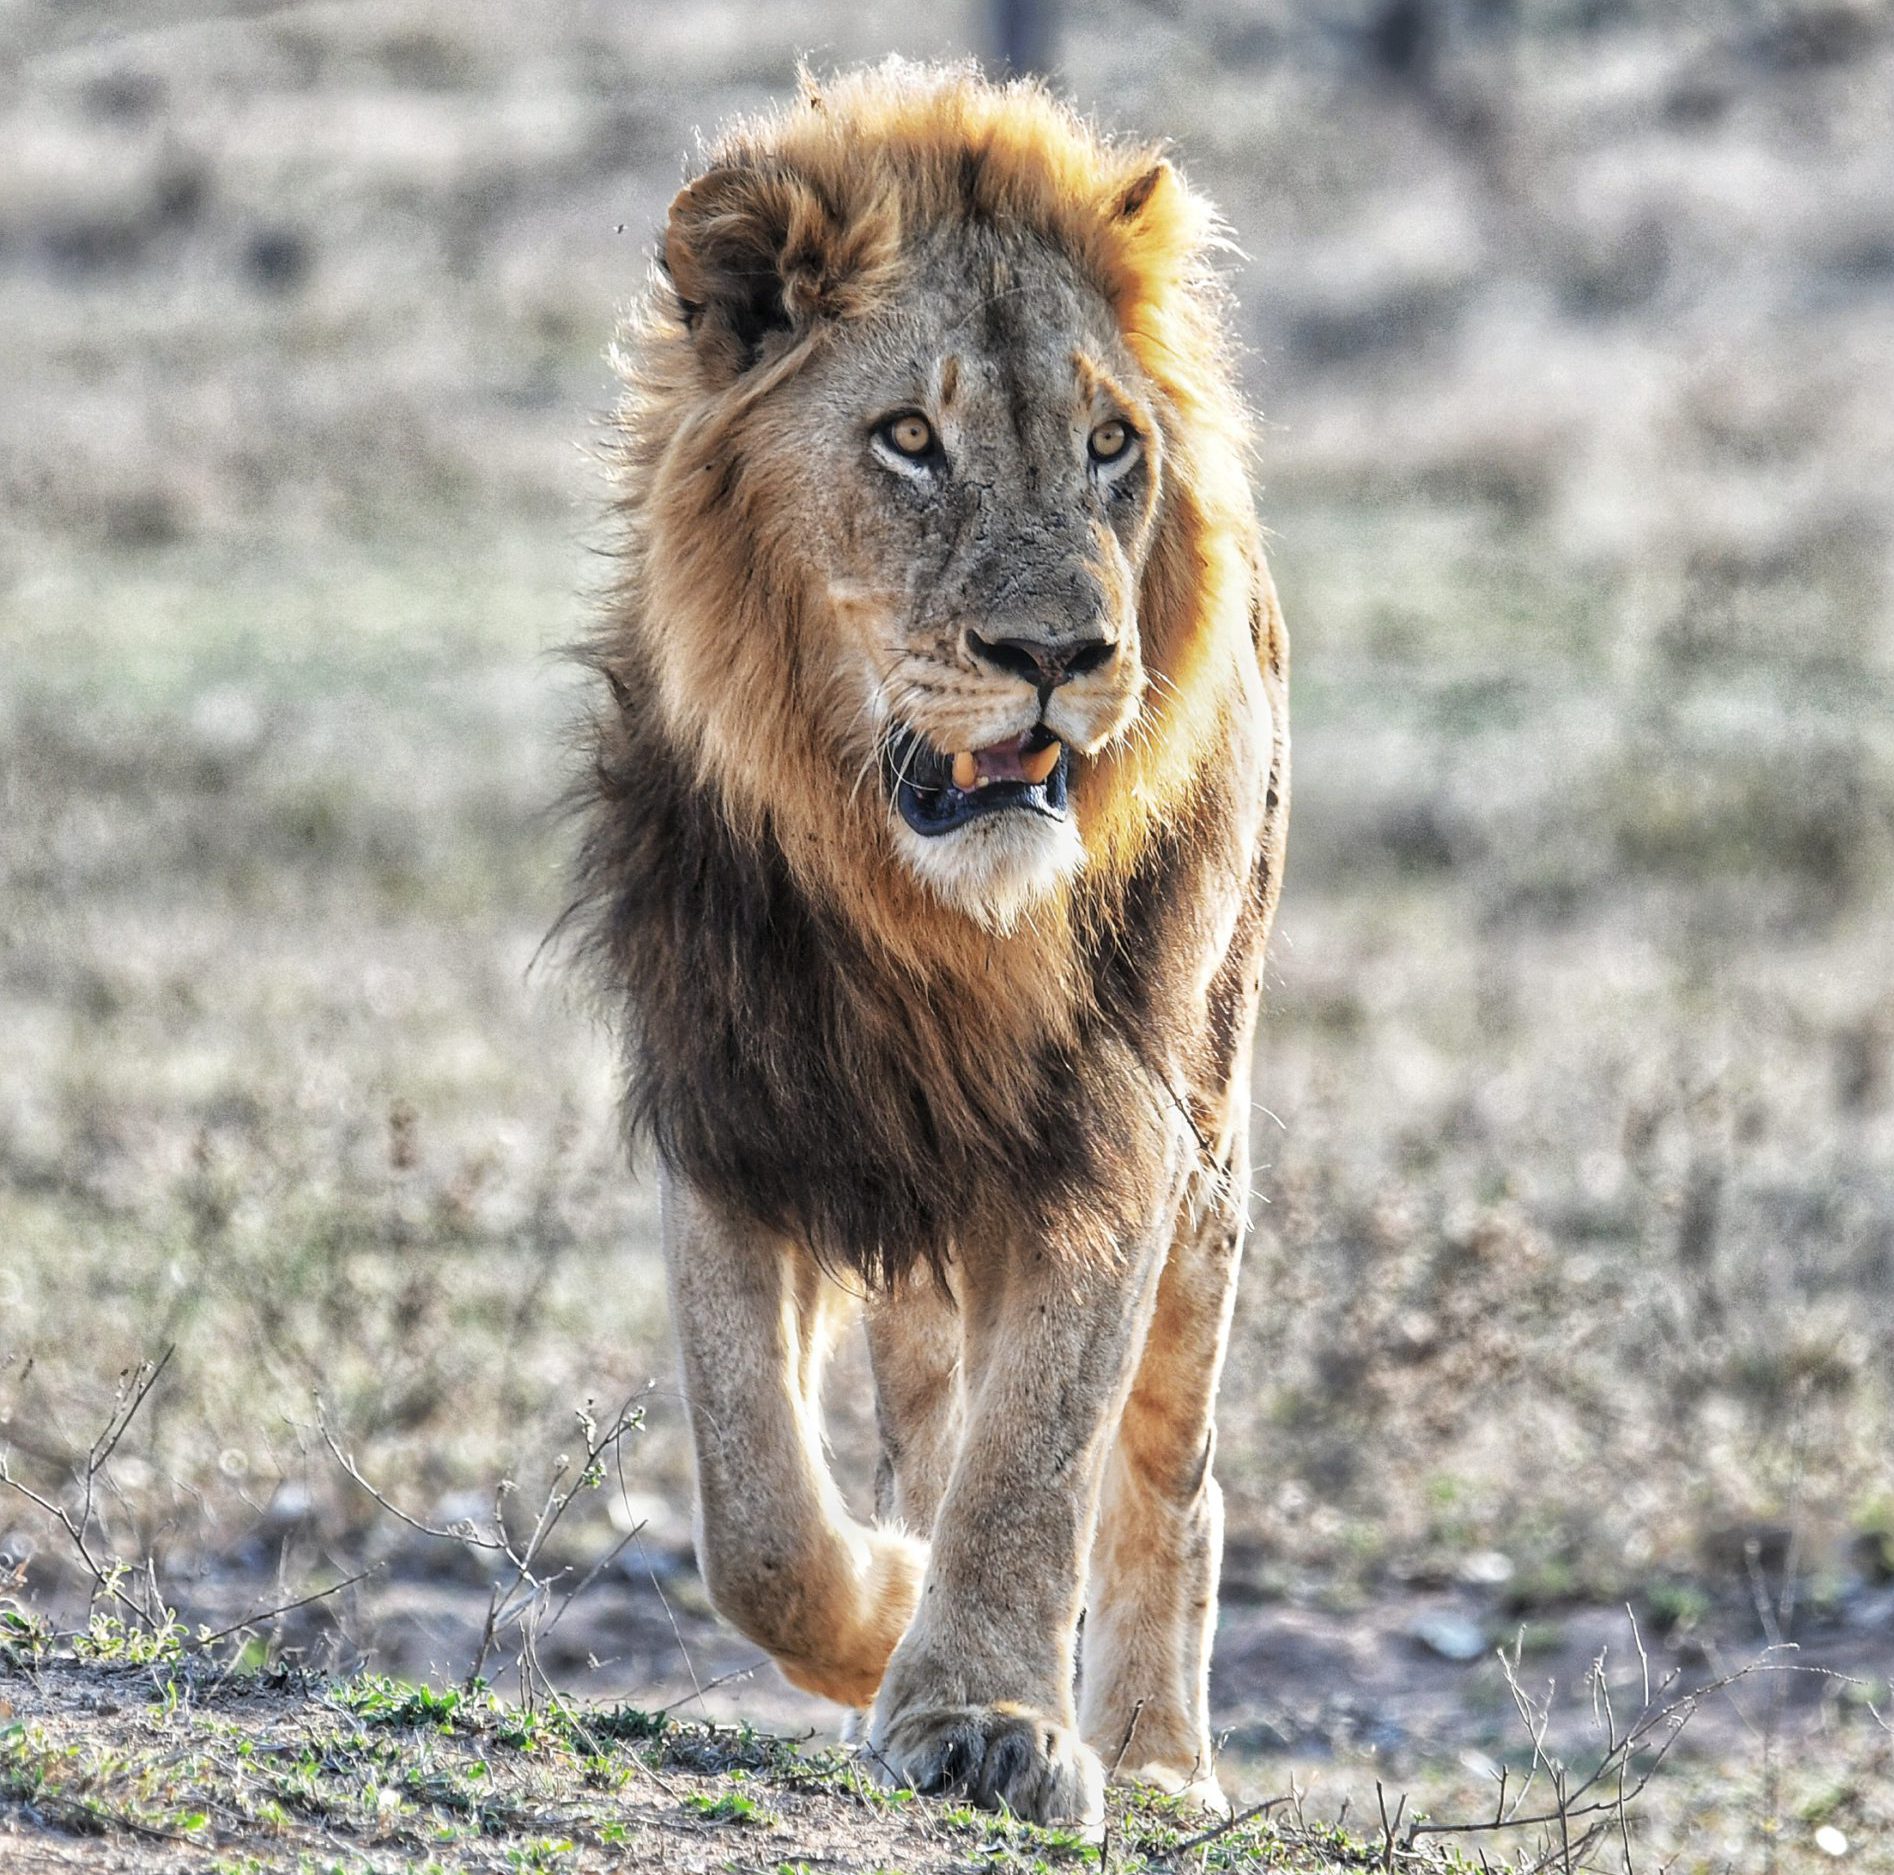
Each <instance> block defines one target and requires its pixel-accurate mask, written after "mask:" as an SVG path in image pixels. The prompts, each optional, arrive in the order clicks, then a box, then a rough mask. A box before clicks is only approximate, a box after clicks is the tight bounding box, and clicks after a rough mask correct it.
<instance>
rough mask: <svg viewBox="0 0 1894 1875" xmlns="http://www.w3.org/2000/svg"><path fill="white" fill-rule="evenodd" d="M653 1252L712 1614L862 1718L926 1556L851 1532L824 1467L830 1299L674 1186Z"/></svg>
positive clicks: (778, 1247)
mask: <svg viewBox="0 0 1894 1875" xmlns="http://www.w3.org/2000/svg"><path fill="white" fill-rule="evenodd" d="M664 1251H665V1262H666V1266H667V1269H668V1272H669V1277H670V1289H671V1314H672V1320H673V1323H674V1325H675V1330H676V1334H677V1340H678V1349H679V1354H680V1364H681V1367H682V1370H683V1378H684V1392H685V1400H686V1404H687V1407H688V1410H689V1413H690V1422H691V1434H692V1439H693V1442H694V1445H695V1448H696V1455H697V1554H698V1561H699V1563H700V1565H701V1566H702V1569H703V1573H704V1584H705V1586H706V1588H708V1590H709V1591H710V1599H711V1601H712V1602H713V1603H714V1604H715V1605H716V1608H717V1610H718V1612H719V1613H720V1614H721V1615H723V1617H724V1618H725V1619H726V1620H727V1621H729V1622H730V1623H731V1625H732V1626H733V1627H735V1628H737V1629H738V1630H739V1631H740V1632H741V1633H743V1634H745V1635H747V1636H748V1637H749V1638H750V1639H751V1640H753V1641H754V1642H755V1643H756V1644H757V1645H758V1646H759V1647H761V1648H763V1649H764V1650H765V1651H766V1652H767V1653H768V1654H769V1655H770V1656H771V1657H772V1658H773V1659H774V1660H775V1661H776V1664H777V1665H778V1666H779V1667H780V1668H781V1669H782V1672H783V1674H784V1677H785V1678H787V1679H789V1680H791V1681H793V1682H794V1683H795V1684H796V1685H798V1686H801V1687H805V1688H807V1689H808V1690H809V1691H810V1692H814V1693H820V1694H823V1695H824V1696H825V1697H827V1698H830V1699H834V1700H838V1701H840V1702H841V1703H842V1704H843V1705H848V1706H866V1705H867V1704H868V1703H869V1702H870V1701H871V1700H872V1699H873V1698H874V1695H875V1690H876V1688H877V1687H878V1686H879V1685H880V1684H881V1677H882V1670H883V1669H884V1668H885V1667H886V1665H887V1662H888V1656H889V1654H890V1653H891V1652H892V1651H893V1649H894V1645H895V1643H896V1642H897V1641H898V1640H899V1639H900V1638H901V1635H902V1633H903V1632H904V1631H905V1630H906V1628H907V1625H908V1620H909V1617H910V1616H911V1615H912V1614H913V1612H914V1604H915V1600H916V1598H917V1596H918V1594H919V1591H920V1583H921V1577H922V1573H923V1571H924V1570H925V1568H926V1563H927V1550H926V1546H925V1545H924V1544H923V1543H921V1542H919V1541H918V1540H916V1539H915V1538H914V1537H911V1536H909V1535H906V1534H905V1533H903V1532H901V1531H898V1530H892V1529H882V1528H868V1527H865V1526H863V1525H861V1524H859V1523H857V1522H856V1521H855V1520H854V1519H853V1518H852V1517H851V1516H850V1515H849V1513H848V1508H847V1506H846V1505H845V1504H844V1502H843V1501H842V1495H841V1492H840V1491H839V1490H838V1488H837V1487H836V1483H835V1480H834V1478H833V1476H832V1475H831V1474H830V1471H829V1468H828V1463H827V1460H826V1458H825V1457H824V1455H823V1449H822V1426H821V1412H820V1400H819V1394H820V1388H821V1370H822V1356H823V1353H824V1350H825V1333H824V1317H825V1314H826V1312H827V1310H828V1308H829V1306H830V1304H831V1302H832V1301H833V1299H834V1291H833V1288H832V1285H830V1284H829V1283H828V1280H827V1278H825V1277H824V1276H823V1275H822V1274H821V1272H820V1271H819V1270H818V1269H817V1268H816V1267H815V1265H814V1263H813V1262H812V1261H811V1260H810V1259H809V1258H808V1257H807V1256H806V1255H805V1254H804V1253H802V1252H801V1251H799V1250H797V1249H795V1248H794V1247H793V1246H791V1245H789V1244H787V1243H785V1242H783V1241H782V1240H781V1239H779V1238H776V1237H773V1236H771V1235H769V1234H768V1233H767V1232H764V1231H762V1230H759V1229H756V1228H754V1227H749V1226H744V1225H739V1224H736V1223H733V1222H731V1221H730V1220H728V1219H726V1218H724V1217H721V1216H719V1215H718V1214H716V1213H715V1212H713V1211H712V1210H711V1209H710V1208H709V1207H708V1206H706V1205H704V1204H703V1203H702V1202H701V1201H700V1200H698V1199H697V1198H696V1197H695V1195H694V1194H692V1193H691V1192H690V1191H688V1190H687V1189H686V1188H685V1187H684V1186H683V1185H682V1184H681V1183H680V1182H678V1181H676V1180H672V1179H667V1180H666V1182H665V1187H664Z"/></svg>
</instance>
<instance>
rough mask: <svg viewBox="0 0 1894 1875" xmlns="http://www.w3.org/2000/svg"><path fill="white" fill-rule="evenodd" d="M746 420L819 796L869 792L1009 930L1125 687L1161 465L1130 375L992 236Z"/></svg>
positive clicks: (900, 848) (1081, 290)
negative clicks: (796, 623) (790, 627)
mask: <svg viewBox="0 0 1894 1875" xmlns="http://www.w3.org/2000/svg"><path fill="white" fill-rule="evenodd" d="M983 245H984V244H983ZM770 403H771V410H770V415H769V420H768V422H767V423H766V424H759V425H758V426H757V428H756V431H755V439H756V440H755V447H756V450H757V461H756V469H757V472H758V474H759V475H768V476H769V477H770V479H771V481H772V483H773V484H774V485H775V486H776V487H777V488H778V489H779V490H780V491H781V492H782V495H783V510H782V519H781V527H782V530H783V532H782V537H781V544H782V548H783V549H784V550H785V551H786V552H787V553H789V554H790V555H792V556H794V557H795V558H796V559H797V560H799V561H800V562H801V565H800V573H801V580H800V584H801V586H802V589H803V591H804V592H805V594H806V595H807V599H806V606H807V612H806V622H807V627H808V633H807V637H806V640H805V642H804V643H803V645H802V646H801V647H800V651H801V655H802V657H803V658H804V659H805V660H806V662H807V665H808V667H809V668H808V669H806V670H805V673H804V674H805V676H807V677H808V678H810V679H812V680H813V681H811V682H810V683H809V685H808V693H809V694H810V695H811V696H812V697H814V698H817V699H819V700H820V706H821V707H822V709H823V710H824V711H825V712H826V714H827V715H828V718H829V721H828V723H827V725H826V728H827V735H826V737H825V740H826V741H828V742H829V743H830V744H831V745H832V746H833V748H834V749H835V750H836V753H837V762H838V766H837V771H836V774H835V785H836V786H837V787H838V788H854V787H857V786H866V787H873V788H877V789H879V790H880V794H881V797H882V799H883V801H884V802H885V805H886V810H887V815H888V825H889V829H890V832H891V834H892V837H893V841H894V846H895V850H896V852H897V853H898V854H899V856H900V859H901V861H902V863H904V864H906V865H908V866H910V867H912V868H913V869H914V870H915V871H916V872H917V873H918V874H919V875H920V876H921V877H922V878H923V879H924V880H925V881H926V882H927V883H928V884H929V885H930V886H931V887H932V888H933V889H934V890H935V891H936V892H937V893H938V894H939V896H941V897H942V898H944V899H946V900H947V901H948V902H950V903H952V904H955V905H958V906H959V907H961V908H962V909H964V910H966V911H968V912H970V913H972V914H973V915H975V916H976V917H978V918H980V919H981V920H982V921H983V922H986V923H988V924H992V925H995V926H998V927H1001V928H1005V927H1007V926H1010V925H1011V924H1012V923H1013V922H1014V921H1015V920H1016V919H1017V918H1018V917H1019V916H1020V914H1021V913H1022V912H1023V911H1024V910H1025V909H1026V908H1027V907H1028V906H1029V905H1030V904H1031V902H1032V900H1033V899H1034V898H1035V897H1037V896H1038V895H1040V894H1041V893H1043V892H1045V891H1047V890H1048V889H1050V888H1051V887H1052V886H1054V885H1055V884H1056V883H1057V882H1058V881H1059V880H1060V879H1062V878H1064V877H1065V876H1067V875H1069V874H1070V873H1072V872H1073V871H1075V870H1076V869H1077V868H1078V867H1079V866H1080V865H1081V864H1082V863H1083V859H1084V842H1083V830H1082V829H1081V828H1080V827H1079V826H1078V824H1077V823H1076V820H1075V817H1074V812H1073V807H1072V798H1071V783H1072V779H1073V768H1074V764H1075V763H1078V762H1083V761H1084V760H1085V759H1086V758H1087V757H1088V756H1090V755H1093V754H1095V753H1096V752H1097V751H1098V750H1099V749H1101V748H1102V747H1104V746H1105V745H1106V744H1108V743H1109V742H1111V741H1112V740H1113V739H1115V738H1117V737H1119V736H1122V735H1124V734H1125V733H1126V732H1127V731H1128V729H1129V728H1130V726H1131V724H1132V723H1133V721H1134V719H1135V717H1136V715H1137V712H1138V707H1139V700H1140V698H1141V696H1142V693H1143V690H1144V685H1145V673H1144V669H1143V665H1142V663H1141V661H1140V656H1139V641H1138V619H1137V607H1136V595H1137V592H1138V586H1139V577H1140V573H1141V570H1142V562H1143V558H1144V554H1145V550H1146V545H1147V541H1148V537H1149V534H1150V528H1151V518H1152V513H1153V508H1154V503H1155V499H1156V492H1157V487H1158V478H1159V474H1160V467H1161V463H1160V455H1161V451H1160V443H1159V437H1158V433H1157V426H1156V423H1155V421H1154V419H1153V416H1152V413H1151V409H1150V406H1149V401H1148V398H1147V396H1146V394H1145V390H1144V386H1143V383H1142V379H1141V377H1140V374H1139V372H1138V370H1137V367H1136V364H1135V362H1134V361H1133V360H1132V359H1131V357H1130V356H1129V354H1128V352H1127V351H1126V349H1125V347H1124V345H1123V343H1122V341H1121V340H1120V339H1119V337H1118V335H1117V333H1116V330H1115V327H1114V324H1113V321H1112V318H1111V315H1110V312H1109V309H1108V308H1107V307H1106V305H1105V304H1104V301H1103V299H1102V297H1101V296H1099V295H1098V294H1097V293H1096V292H1095V291H1092V290H1088V289H1087V288H1086V287H1085V286H1084V285H1083V284H1082V283H1081V282H1080V281H1079V280H1078V279H1077V278H1075V277H1074V275H1073V273H1072V271H1071V269H1070V268H1069V267H1067V266H1064V265H1062V264H1061V263H1060V262H1058V261H1057V260H1056V259H1054V258H1052V257H1050V256H1045V255H1039V256H1029V255H1020V254H1018V253H1016V252H1012V253H1009V252H1008V251H1007V250H1006V248H1005V247H1004V246H1003V245H1002V244H1001V243H1000V242H999V241H998V240H997V239H993V240H992V241H991V244H990V246H987V247H985V251H975V252H969V251H968V247H967V245H966V244H964V243H956V244H955V246H954V247H953V249H952V250H951V251H950V252H942V253H940V254H937V255H935V256H932V257H930V260H929V262H928V264H927V265H926V266H924V267H923V268H922V269H920V270H918V271H917V273H916V275H915V277H914V278H913V280H912V282H911V284H910V285H909V286H908V287H907V289H906V290H905V291H904V292H903V293H902V294H901V296H900V297H899V299H898V300H897V301H895V302H894V303H893V304H892V305H890V306H888V307H887V308H886V309H885V310H884V311H882V312H880V313H878V314H877V315H876V316H874V317H872V318H869V319H866V320H861V321H852V322H849V323H847V324H839V325H837V326H836V327H835V328H834V330H833V331H832V332H830V333H829V334H827V335H826V341H825V343H824V344H822V345H821V346H820V348H819V349H818V350H817V352H816V354H815V356H814V357H813V358H812V359H811V360H810V362H809V364H808V365H807V366H806V367H805V368H804V370H803V371H801V372H800V373H799V374H797V376H796V377H794V378H793V379H791V380H789V381H788V382H787V383H785V384H784V385H783V386H782V387H781V389H780V390H778V391H777V392H776V393H775V394H774V395H773V397H772V398H771V400H770Z"/></svg>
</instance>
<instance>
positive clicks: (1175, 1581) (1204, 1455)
mask: <svg viewBox="0 0 1894 1875" xmlns="http://www.w3.org/2000/svg"><path fill="white" fill-rule="evenodd" d="M1230 1171H1231V1176H1230V1180H1229V1184H1228V1187H1227V1189H1226V1193H1225V1195H1224V1196H1223V1197H1222V1198H1221V1200H1220V1201H1218V1202H1217V1203H1215V1204H1213V1205H1211V1206H1210V1207H1209V1208H1208V1209H1207V1210H1206V1211H1205V1212H1203V1213H1202V1214H1200V1215H1198V1216H1196V1217H1186V1218H1185V1219H1184V1220H1183V1221H1182V1222H1181V1223H1180V1225H1179V1228H1178V1232H1177V1237H1176V1241H1175V1243H1174V1244H1173V1245H1172V1248H1171V1253H1170V1256H1169V1258H1168V1259H1167V1260H1166V1263H1165V1266H1164V1270H1163V1273H1162V1275H1161V1276H1160V1278H1159V1280H1158V1291H1157V1305H1156V1308H1155V1309H1154V1311H1153V1313H1152V1318H1151V1327H1150V1332H1149V1334H1148V1335H1147V1336H1146V1338H1145V1343H1144V1350H1143V1353H1142V1355H1141V1356H1140V1358H1139V1362H1138V1371H1137V1377H1136V1379H1135V1381H1134V1382H1133V1385H1132V1389H1131V1395H1130V1397H1129V1399H1127V1400H1126V1402H1125V1409H1124V1414H1123V1417H1122V1418H1121V1420H1120V1422H1119V1428H1118V1437H1117V1440H1116V1442H1115V1444H1114V1447H1113V1450H1112V1455H1111V1461H1110V1464H1109V1466H1108V1467H1107V1470H1106V1474H1105V1488H1104V1499H1103V1503H1102V1506H1101V1508H1100V1513H1099V1527H1098V1534H1097V1537H1096V1539H1095V1540H1094V1542H1093V1546H1092V1557H1091V1582H1090V1590H1089V1594H1088V1598H1087V1606H1086V1615H1085V1667H1084V1695H1083V1702H1082V1720H1081V1723H1082V1727H1083V1730H1084V1733H1085V1736H1086V1738H1087V1739H1088V1740H1089V1741H1090V1742H1091V1744H1092V1745H1093V1746H1094V1747H1095V1748H1096V1749H1097V1750H1098V1751H1099V1752H1100V1753H1102V1754H1103V1755H1104V1757H1105V1760H1106V1762H1107V1764H1108V1765H1109V1766H1112V1767H1114V1768H1118V1769H1121V1771H1122V1774H1123V1775H1124V1776H1125V1777H1127V1778H1131V1779H1135V1780H1137V1781H1139V1782H1144V1783H1151V1784H1156V1785H1158V1786H1159V1787H1160V1788H1162V1789H1165V1790H1169V1791H1173V1792H1179V1793H1184V1794H1188V1795H1190V1796H1194V1797H1196V1798H1198V1799H1199V1800H1200V1801H1202V1802H1203V1803H1205V1804H1207V1805H1209V1806H1211V1807H1213V1808H1216V1809H1222V1808H1224V1807H1225V1804H1224V1798H1223V1793H1222V1790H1221V1789H1220V1788H1219V1786H1218V1784H1217V1779H1216V1773H1215V1770H1214V1768H1213V1766H1212V1763H1211V1746H1210V1644H1211V1638H1212V1636H1213V1634H1214V1633H1215V1630H1216V1621H1217V1574H1218V1569H1219V1566H1220V1564H1221V1561H1222V1554H1223V1499H1222V1494H1221V1492H1220V1491H1219V1489H1218V1487H1217V1481H1216V1479H1215V1478H1214V1477H1213V1476H1212V1475H1211V1471H1210V1465H1211V1459H1212V1457H1213V1455H1214V1453H1215V1449H1216V1428H1215V1421H1214V1417H1213V1414H1214V1410H1215V1404H1216V1391H1217V1377H1218V1374H1219V1373H1220V1371H1221V1369H1222V1366H1223V1354H1224V1347H1225V1344H1226V1342H1227V1341H1228V1339H1229V1326H1230V1309H1231V1304H1232V1302H1233V1301H1234V1298H1235V1293H1236V1275H1237V1266H1238V1263H1239V1261H1240V1259H1241V1256H1242V1245H1243V1226H1244V1201H1245V1194H1246V1192H1247V1175H1246V1171H1245V1168H1244V1166H1243V1164H1242V1163H1241V1162H1240V1159H1239V1163H1238V1164H1236V1165H1235V1166H1233V1167H1232V1168H1231V1169H1230Z"/></svg>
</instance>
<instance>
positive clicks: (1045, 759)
mask: <svg viewBox="0 0 1894 1875" xmlns="http://www.w3.org/2000/svg"><path fill="white" fill-rule="evenodd" d="M1058 766H1059V745H1058V744H1057V743H1056V742H1048V743H1047V744H1046V746H1045V747H1044V748H1043V749H1040V750H1039V751H1038V752H1037V753H1036V754H1033V755H1022V756H1021V757H1020V758H1019V772H1020V773H1021V774H1022V775H1024V776H1025V777H1026V779H1027V780H1028V781H1032V782H1040V781H1044V780H1045V778H1046V777H1047V776H1048V775H1049V774H1051V773H1052V771H1053V770H1054V769H1055V768H1057V767H1058Z"/></svg>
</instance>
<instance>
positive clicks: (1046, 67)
mask: <svg viewBox="0 0 1894 1875" xmlns="http://www.w3.org/2000/svg"><path fill="white" fill-rule="evenodd" d="M1056 7H1057V0H993V58H994V62H995V64H997V65H998V66H999V67H1000V69H1001V70H1002V71H1008V72H1018V73H1020V74H1022V75H1024V74H1027V73H1036V74H1037V75H1038V76H1040V77H1042V78H1043V77H1048V76H1050V74H1051V71H1052V39H1053V23H1054V22H1053V15H1054V12H1055V11H1056Z"/></svg>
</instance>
